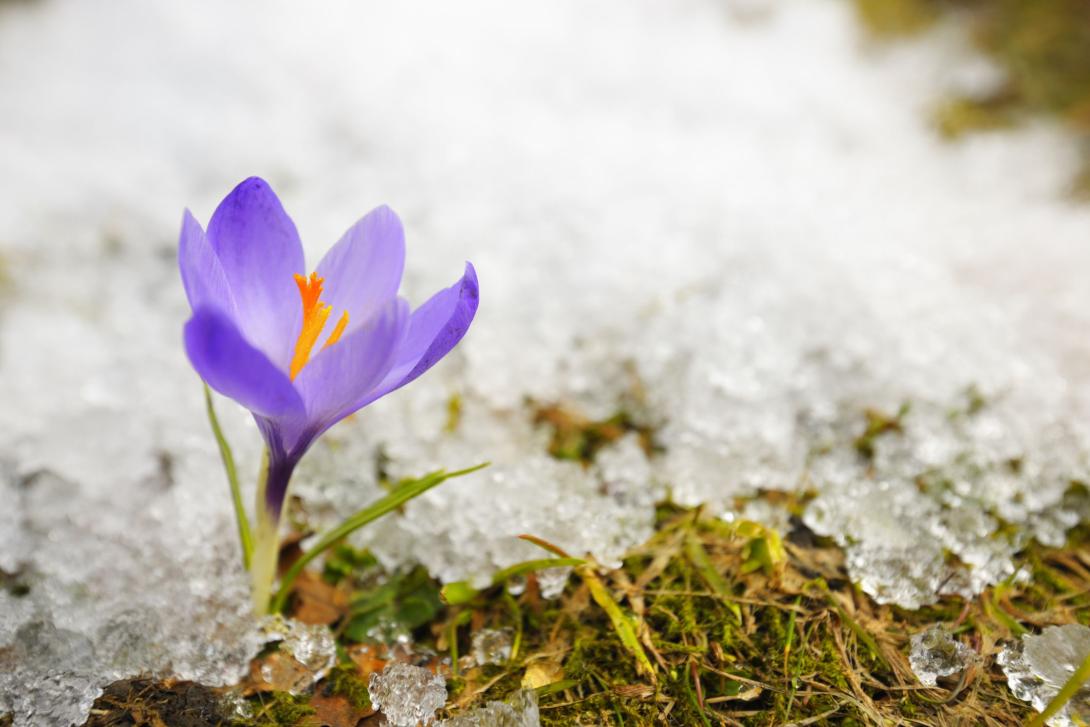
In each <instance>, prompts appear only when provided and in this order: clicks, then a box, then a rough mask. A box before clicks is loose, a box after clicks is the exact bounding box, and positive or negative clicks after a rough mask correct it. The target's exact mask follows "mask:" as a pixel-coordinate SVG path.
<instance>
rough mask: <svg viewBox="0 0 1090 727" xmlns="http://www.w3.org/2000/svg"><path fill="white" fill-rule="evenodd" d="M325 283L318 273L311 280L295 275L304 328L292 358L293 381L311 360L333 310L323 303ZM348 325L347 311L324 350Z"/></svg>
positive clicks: (300, 332)
mask: <svg viewBox="0 0 1090 727" xmlns="http://www.w3.org/2000/svg"><path fill="white" fill-rule="evenodd" d="M323 282H324V281H323V280H322V278H319V277H318V273H311V274H310V277H309V278H306V277H304V276H302V275H299V274H296V275H295V284H296V285H298V286H299V297H300V298H301V299H302V301H303V327H302V329H301V330H300V331H299V338H298V339H297V340H296V341H295V353H294V354H293V355H292V357H291V369H290V370H289V376H290V377H291V379H292V380H293V381H294V380H295V377H296V376H298V375H299V372H300V371H302V370H303V367H304V366H306V365H307V361H309V360H310V352H311V351H312V350H314V344H315V343H317V342H318V336H320V335H321V333H322V329H323V328H325V323H326V320H328V318H329V313H330V311H331V310H332V308H331V307H330V306H329V304H328V303H323V302H322V301H321V297H322V283H323ZM347 325H348V311H345V312H344V314H342V315H341V319H340V320H339V321H337V325H336V326H335V327H334V329H333V333H331V334H330V335H329V338H327V339H326V342H325V345H324V346H322V348H326V347H327V346H332V345H333V344H334V343H336V342H337V339H339V338H340V337H341V334H342V333H344V329H345V327H346V326H347Z"/></svg>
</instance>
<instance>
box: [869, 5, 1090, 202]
mask: <svg viewBox="0 0 1090 727" xmlns="http://www.w3.org/2000/svg"><path fill="white" fill-rule="evenodd" d="M854 3H855V7H856V9H857V11H858V15H859V17H860V19H861V20H862V21H863V23H864V24H865V25H866V26H867V27H868V28H869V29H870V30H871V31H873V32H874V33H875V34H877V35H878V36H880V37H885V38H889V37H899V36H907V35H913V34H916V33H919V32H921V31H923V30H926V29H927V28H929V27H931V26H932V25H933V24H934V23H935V22H936V21H938V20H939V19H941V18H945V17H954V18H956V20H957V21H960V22H961V23H963V25H964V27H965V28H966V30H967V32H968V33H969V34H970V36H971V38H972V41H973V43H974V44H975V45H976V47H978V48H979V49H980V50H982V51H983V52H984V53H986V54H987V55H988V56H990V57H991V58H992V59H993V60H995V62H996V63H998V64H999V66H1000V67H1001V68H1002V69H1003V71H1004V73H1005V75H1006V81H1005V83H1003V84H1002V85H1001V86H1000V87H998V88H996V89H994V90H993V91H992V93H990V94H988V95H985V96H983V97H974V98H952V99H947V100H946V101H944V102H943V103H941V104H940V105H939V107H938V109H937V110H936V113H935V122H936V125H937V127H938V129H939V130H940V131H941V132H942V133H943V134H944V135H945V136H947V137H950V138H956V137H959V136H961V135H962V134H965V133H967V132H971V131H980V130H988V129H998V128H1008V127H1010V126H1013V125H1015V124H1017V123H1018V122H1019V121H1021V120H1022V119H1025V118H1030V117H1034V116H1037V115H1048V116H1051V117H1053V118H1056V119H1058V120H1059V121H1060V122H1061V123H1063V124H1064V125H1066V126H1067V127H1068V128H1069V129H1071V130H1072V131H1073V132H1075V134H1077V135H1078V136H1079V138H1080V139H1081V140H1082V142H1083V146H1084V148H1086V149H1087V151H1086V152H1085V158H1086V163H1085V165H1084V170H1083V172H1081V173H1080V175H1079V176H1078V178H1077V179H1076V181H1075V191H1076V192H1078V193H1080V194H1082V195H1090V0H854Z"/></svg>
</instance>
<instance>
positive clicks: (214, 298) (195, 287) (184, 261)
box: [178, 210, 237, 318]
mask: <svg viewBox="0 0 1090 727" xmlns="http://www.w3.org/2000/svg"><path fill="white" fill-rule="evenodd" d="M178 268H179V269H180V270H181V272H182V287H184V288H185V294H186V297H187V298H188V299H189V307H190V308H192V309H193V310H197V309H198V308H204V307H211V308H218V309H220V310H221V311H223V312H224V313H226V314H227V315H228V316H229V317H231V318H234V316H235V313H236V310H237V309H236V307H235V299H234V297H233V296H232V295H231V288H230V286H229V285H228V284H227V275H226V274H225V273H224V272H223V266H222V265H220V259H219V256H218V255H216V251H215V250H213V249H212V245H211V244H209V242H208V238H207V237H206V236H205V234H204V230H203V229H201V224H200V223H199V222H197V220H196V219H194V217H193V215H192V214H190V212H189V210H186V211H185V213H184V214H183V215H182V233H181V236H180V239H179V242H178Z"/></svg>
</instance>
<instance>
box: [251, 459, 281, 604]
mask: <svg viewBox="0 0 1090 727" xmlns="http://www.w3.org/2000/svg"><path fill="white" fill-rule="evenodd" d="M268 479H269V453H268V450H266V451H265V455H264V456H263V457H262V458H261V474H260V475H258V478H257V503H256V507H255V512H256V513H257V537H256V538H255V539H254V550H253V557H252V567H251V568H250V595H251V597H252V598H253V603H254V613H255V614H256V615H258V616H264V615H265V614H267V613H269V594H271V593H272V587H273V581H274V580H276V565H277V556H278V555H279V553H280V521H279V519H276V520H274V519H273V517H272V515H271V513H269V509H268V508H267V507H266V506H265V488H266V485H267V484H268Z"/></svg>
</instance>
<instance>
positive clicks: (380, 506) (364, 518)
mask: <svg viewBox="0 0 1090 727" xmlns="http://www.w3.org/2000/svg"><path fill="white" fill-rule="evenodd" d="M488 465H489V463H488V462H483V463H481V464H479V465H477V466H475V467H469V468H467V469H464V470H458V471H457V472H445V471H443V470H438V471H436V472H432V473H430V474H427V475H424V476H423V477H421V478H420V479H417V480H410V481H408V482H405V483H403V484H402V485H401V486H400V487H398V488H397V489H396V490H394V491H393V492H391V493H390V494H388V495H386V496H385V497H383V498H381V499H379V500H376V501H375V502H373V503H371V504H370V505H368V506H367V507H365V508H363V509H362V510H360V511H359V512H357V513H356V514H354V515H352V516H350V517H349V518H348V519H346V520H345V521H344V522H342V523H341V524H340V525H338V526H337V527H335V528H333V529H332V530H329V531H327V532H326V533H325V534H323V535H322V536H321V537H320V538H318V542H317V543H315V544H314V546H313V547H311V548H310V550H308V551H307V552H305V553H303V555H302V556H301V557H300V558H299V559H298V560H297V561H295V562H294V563H293V564H292V566H291V568H289V569H288V571H287V572H286V573H285V574H284V575H283V577H282V578H281V579H280V590H278V591H277V592H276V596H275V597H274V598H273V603H272V612H273V613H278V612H280V611H282V610H283V609H284V605H285V604H286V603H287V600H288V594H289V593H291V586H292V583H294V582H295V579H296V577H297V576H298V575H299V574H300V573H302V572H303V569H304V568H306V566H307V564H308V563H310V561H312V560H314V559H315V558H317V557H318V556H319V555H321V554H322V553H323V552H324V551H325V550H326V549H328V548H330V547H332V546H333V545H334V544H336V543H337V542H338V541H339V540H341V539H342V538H344V537H345V536H347V535H349V534H350V533H353V532H355V531H356V530H359V529H360V528H362V527H363V526H364V525H367V524H368V523H370V522H373V521H375V520H377V519H378V518H380V517H382V516H383V515H385V514H386V513H388V512H390V511H391V510H396V509H397V508H399V507H401V506H402V505H404V504H405V503H406V502H408V501H409V500H411V499H413V498H414V497H418V496H420V495H422V494H424V493H425V492H427V491H428V490H430V489H431V488H433V487H435V486H436V485H440V484H442V483H443V482H446V481H447V480H449V479H451V478H454V477H461V476H463V475H468V474H470V473H471V472H476V471H477V470H480V469H483V468H485V467H487V466H488Z"/></svg>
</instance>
